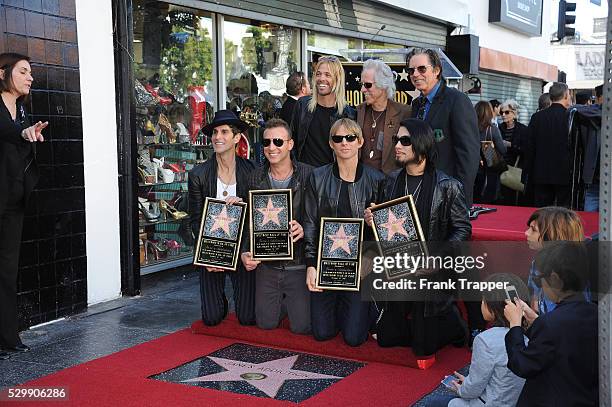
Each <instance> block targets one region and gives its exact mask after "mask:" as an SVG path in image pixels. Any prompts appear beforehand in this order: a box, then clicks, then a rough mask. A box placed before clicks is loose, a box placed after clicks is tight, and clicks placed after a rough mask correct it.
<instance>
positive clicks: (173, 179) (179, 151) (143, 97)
mask: <svg viewBox="0 0 612 407" xmlns="http://www.w3.org/2000/svg"><path fill="white" fill-rule="evenodd" d="M191 91H192V93H191V94H190V96H189V97H188V98H187V100H186V101H185V102H187V103H179V102H178V101H177V100H176V99H175V98H174V97H173V96H172V95H166V94H164V92H163V91H161V90H160V89H159V88H157V87H153V86H152V85H150V84H146V85H145V84H142V83H140V82H137V85H136V93H137V100H138V105H137V108H136V114H137V135H136V136H137V143H138V164H137V165H138V177H139V179H138V209H139V241H140V270H141V274H148V273H152V272H156V271H160V270H165V269H168V268H172V267H178V266H181V265H185V264H189V263H191V262H192V259H193V246H194V241H193V234H192V231H191V227H190V224H189V215H188V213H187V209H188V207H187V177H188V172H189V171H190V170H191V169H192V168H193V167H194V165H196V164H198V163H200V162H203V161H205V160H206V159H207V158H208V157H209V156H210V154H212V148H211V146H210V145H209V144H208V140H206V138H205V137H204V135H203V134H202V132H201V127H202V126H203V123H205V120H206V117H207V116H208V115H210V114H212V107H211V106H210V104H208V103H206V102H205V101H204V100H203V99H204V98H203V97H202V95H201V94H200V95H198V89H192V90H191Z"/></svg>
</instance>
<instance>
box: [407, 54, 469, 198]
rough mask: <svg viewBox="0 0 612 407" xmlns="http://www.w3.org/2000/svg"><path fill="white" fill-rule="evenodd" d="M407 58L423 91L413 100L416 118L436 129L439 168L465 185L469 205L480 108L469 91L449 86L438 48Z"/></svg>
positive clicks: (416, 81)
mask: <svg viewBox="0 0 612 407" xmlns="http://www.w3.org/2000/svg"><path fill="white" fill-rule="evenodd" d="M406 60H407V62H408V74H409V75H410V80H411V81H412V84H413V85H414V87H415V88H416V89H417V90H419V91H420V92H421V96H419V97H418V98H416V99H415V100H413V101H412V117H416V118H417V119H421V120H425V121H426V122H427V123H428V124H429V125H430V126H431V128H432V129H433V131H434V137H435V141H436V145H437V146H438V154H439V158H438V162H437V165H438V168H439V169H440V170H442V171H444V172H445V173H446V174H448V175H450V176H452V177H455V178H456V179H458V180H459V181H460V182H461V183H462V184H463V190H464V192H465V198H466V201H467V207H468V208H469V207H470V206H471V205H472V194H473V189H474V180H475V179H476V173H477V172H478V165H479V163H480V137H479V135H478V134H479V132H478V119H477V117H476V110H474V106H472V102H471V101H470V99H469V98H468V97H467V96H466V95H465V94H463V93H462V92H459V91H458V90H457V89H453V88H449V87H448V86H446V82H445V80H444V76H442V63H441V62H440V57H439V56H438V53H437V52H436V51H434V50H431V49H423V48H415V49H413V50H412V52H411V53H410V54H408V57H407V58H406Z"/></svg>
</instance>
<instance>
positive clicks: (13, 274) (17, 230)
mask: <svg viewBox="0 0 612 407" xmlns="http://www.w3.org/2000/svg"><path fill="white" fill-rule="evenodd" d="M22 228H23V207H22V205H7V207H6V208H5V209H4V211H3V212H2V213H0V347H2V348H11V347H14V346H16V345H21V339H19V328H18V322H17V270H18V268H19V249H20V247H21V231H22Z"/></svg>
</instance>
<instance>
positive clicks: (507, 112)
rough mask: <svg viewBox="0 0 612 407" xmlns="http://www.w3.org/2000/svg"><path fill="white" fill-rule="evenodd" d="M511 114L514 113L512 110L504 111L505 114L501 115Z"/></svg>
mask: <svg viewBox="0 0 612 407" xmlns="http://www.w3.org/2000/svg"><path fill="white" fill-rule="evenodd" d="M510 113H512V111H511V110H504V111H503V112H501V114H510Z"/></svg>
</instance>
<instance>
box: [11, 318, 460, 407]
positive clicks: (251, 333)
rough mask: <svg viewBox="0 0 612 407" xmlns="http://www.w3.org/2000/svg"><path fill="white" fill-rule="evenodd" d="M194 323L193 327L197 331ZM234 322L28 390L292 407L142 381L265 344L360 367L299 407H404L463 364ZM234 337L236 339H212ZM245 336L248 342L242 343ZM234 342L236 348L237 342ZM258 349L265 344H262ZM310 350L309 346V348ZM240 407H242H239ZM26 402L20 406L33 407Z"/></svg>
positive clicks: (448, 355) (78, 400)
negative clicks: (419, 362) (424, 360)
mask: <svg viewBox="0 0 612 407" xmlns="http://www.w3.org/2000/svg"><path fill="white" fill-rule="evenodd" d="M197 325H198V324H197V323H196V324H194V326H196V327H197ZM234 325H237V323H236V322H235V321H234V320H231V319H230V320H228V321H225V322H223V323H222V324H221V325H220V326H218V327H215V328H211V329H209V330H210V331H212V330H213V329H214V330H216V332H215V333H214V334H213V333H212V332H209V334H208V335H196V334H193V333H192V332H191V331H190V330H189V329H184V330H181V331H179V332H176V333H174V334H170V335H167V336H164V337H162V338H159V339H156V340H153V341H150V342H146V343H144V344H141V345H138V346H135V347H133V348H129V349H126V350H124V351H121V352H118V353H115V354H112V355H109V356H106V357H103V358H100V359H96V360H93V361H91V362H87V363H83V364H81V365H77V366H74V367H72V368H68V369H65V370H62V371H60V372H57V373H55V374H52V375H49V376H46V377H43V378H40V379H37V380H34V381H31V382H28V383H27V384H26V385H27V386H67V387H68V388H69V401H68V402H54V403H53V405H71V406H92V407H96V406H117V405H121V406H193V405H214V406H237V405H241V404H242V405H248V406H277V405H278V406H280V405H287V406H288V405H296V403H291V402H287V401H279V400H274V399H269V398H268V399H267V398H260V397H255V396H248V395H241V394H235V393H230V392H224V391H218V390H213V389H206V388H201V387H195V386H188V385H183V384H176V383H170V382H163V381H158V380H153V379H148V378H147V377H149V376H151V375H154V374H157V373H161V372H164V371H166V370H170V369H172V368H174V367H177V366H180V365H182V364H184V363H187V362H189V361H192V360H194V359H197V358H199V357H202V356H204V355H208V354H210V353H212V352H214V351H216V350H219V349H221V348H224V347H226V346H229V345H231V344H233V343H236V342H241V343H249V342H250V343H252V344H255V345H260V346H261V344H262V343H263V344H266V345H267V346H270V347H279V348H285V349H289V350H297V351H303V352H308V353H316V354H320V355H325V356H333V357H341V358H345V359H354V360H359V361H365V362H366V363H367V364H366V366H365V367H363V368H361V369H359V370H357V371H356V372H355V373H353V374H351V375H350V376H348V377H346V378H344V379H343V380H341V381H339V382H337V383H335V384H333V385H332V386H330V387H329V388H327V389H326V390H324V391H322V392H320V393H318V394H317V395H315V396H313V397H311V398H310V399H307V400H305V401H303V402H301V403H299V405H303V406H330V405H342V406H345V405H350V406H370V405H372V404H373V403H375V404H377V405H380V406H407V405H410V404H411V403H414V402H415V401H417V400H419V399H420V398H421V397H422V396H424V395H425V394H427V393H429V392H430V391H432V390H433V389H434V388H435V387H436V386H437V385H438V384H439V383H440V380H441V379H442V378H443V377H444V375H446V374H448V373H449V372H452V371H453V370H456V369H458V368H460V367H462V366H464V365H465V364H466V363H468V362H469V353H468V352H467V350H466V349H455V348H447V349H444V350H443V351H441V352H439V354H438V355H437V362H436V363H435V364H434V365H433V367H431V368H430V369H428V370H426V371H423V370H418V369H413V368H408V367H405V366H406V365H408V364H411V363H414V362H413V361H414V359H413V357H412V359H410V358H409V356H408V355H410V353H409V351H408V350H407V349H405V348H397V349H382V348H378V347H377V345H375V344H374V343H373V342H369V343H367V344H365V345H363V346H361V347H358V348H350V347H347V346H345V345H343V344H342V343H338V341H337V340H334V341H329V342H324V343H321V342H316V341H314V340H313V339H312V338H310V337H304V336H297V335H292V334H290V333H289V331H288V330H285V329H277V330H274V331H267V332H266V331H260V330H258V329H256V328H247V327H241V329H242V332H243V333H242V334H241V335H239V333H240V332H241V331H238V330H237V329H236V328H235V327H234ZM221 333H224V334H227V335H229V334H233V335H234V336H241V337H240V338H235V339H234V338H232V337H221V336H212V335H221ZM246 336H248V338H246ZM236 339H239V340H236ZM261 341H264V342H261ZM313 345H316V347H314V346H313ZM245 403H246V404H245ZM40 404H42V403H41V402H38V403H35V402H29V403H28V402H26V403H20V404H19V405H25V406H27V405H40Z"/></svg>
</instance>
